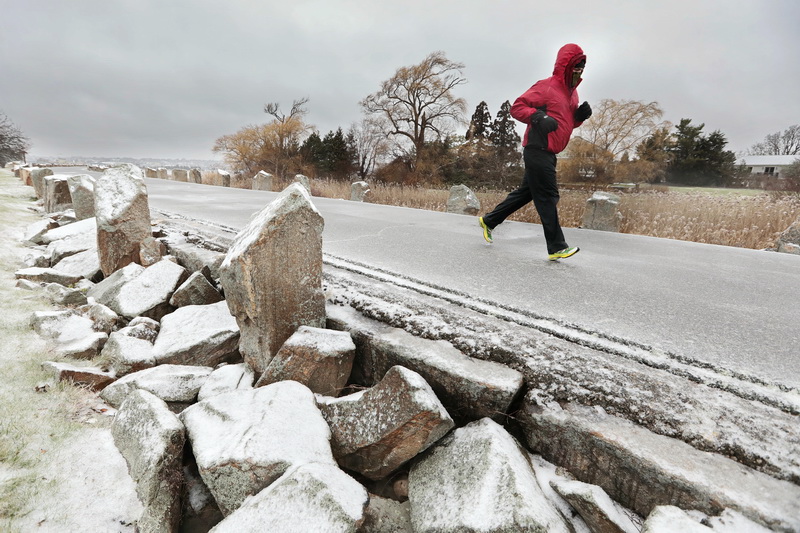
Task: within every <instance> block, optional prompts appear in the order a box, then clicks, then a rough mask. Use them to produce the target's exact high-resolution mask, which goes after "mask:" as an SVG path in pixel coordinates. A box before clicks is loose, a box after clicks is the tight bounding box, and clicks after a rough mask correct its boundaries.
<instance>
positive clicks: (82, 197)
mask: <svg viewBox="0 0 800 533" xmlns="http://www.w3.org/2000/svg"><path fill="white" fill-rule="evenodd" d="M94 182H95V179H94V178H93V177H92V176H90V175H88V174H77V175H74V176H69V177H67V187H69V194H70V197H71V198H72V208H73V209H74V210H75V218H77V219H78V220H84V219H87V218H92V217H94Z"/></svg>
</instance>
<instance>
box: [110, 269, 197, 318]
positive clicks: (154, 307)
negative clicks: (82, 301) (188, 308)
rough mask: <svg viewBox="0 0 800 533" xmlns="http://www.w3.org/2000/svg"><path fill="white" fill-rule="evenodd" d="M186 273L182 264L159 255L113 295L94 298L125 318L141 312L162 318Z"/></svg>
mask: <svg viewBox="0 0 800 533" xmlns="http://www.w3.org/2000/svg"><path fill="white" fill-rule="evenodd" d="M187 276H188V273H187V272H186V269H185V268H183V267H182V266H180V265H178V264H177V263H174V262H172V261H170V260H168V259H162V260H161V261H159V262H158V263H156V264H155V265H152V266H149V267H147V268H145V269H144V270H143V271H142V272H141V273H140V274H139V275H138V276H136V277H135V278H133V279H131V280H130V281H128V282H127V283H125V284H124V285H122V286H121V287H120V288H119V291H118V292H116V294H115V295H114V298H112V299H108V300H106V299H102V300H101V299H100V298H96V299H97V301H98V302H100V303H102V304H104V305H107V306H108V307H110V308H111V309H113V310H114V311H116V312H117V313H119V314H120V315H121V316H124V317H127V318H135V317H137V316H144V317H148V318H152V319H154V320H161V318H162V317H163V316H164V315H166V314H167V313H170V312H171V311H172V310H173V309H174V307H172V306H171V305H170V304H169V300H170V298H171V297H172V294H173V293H174V292H175V289H177V288H178V286H179V285H180V284H181V283H182V282H183V281H184V280H185V279H186V277H187Z"/></svg>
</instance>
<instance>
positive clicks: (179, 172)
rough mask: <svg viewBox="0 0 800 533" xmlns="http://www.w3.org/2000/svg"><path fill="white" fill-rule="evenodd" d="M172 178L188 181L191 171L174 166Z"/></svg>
mask: <svg viewBox="0 0 800 533" xmlns="http://www.w3.org/2000/svg"><path fill="white" fill-rule="evenodd" d="M172 179H173V180H175V181H182V182H184V183H185V182H188V181H189V171H188V170H186V169H183V168H173V169H172Z"/></svg>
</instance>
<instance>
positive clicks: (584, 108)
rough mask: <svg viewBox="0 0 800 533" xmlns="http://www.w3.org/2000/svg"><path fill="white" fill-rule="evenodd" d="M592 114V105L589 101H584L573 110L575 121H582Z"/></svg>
mask: <svg viewBox="0 0 800 533" xmlns="http://www.w3.org/2000/svg"><path fill="white" fill-rule="evenodd" d="M591 116H592V107H591V106H590V105H589V102H584V103H582V104H581V105H580V106H578V109H576V110H575V122H583V121H584V120H586V119H588V118H589V117H591Z"/></svg>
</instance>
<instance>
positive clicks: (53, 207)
mask: <svg viewBox="0 0 800 533" xmlns="http://www.w3.org/2000/svg"><path fill="white" fill-rule="evenodd" d="M67 178H68V176H67V175H66V174H53V175H51V176H46V177H45V178H44V197H43V200H44V210H45V212H46V213H55V212H60V211H66V210H67V209H72V196H71V195H70V193H69V184H68V182H67Z"/></svg>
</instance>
